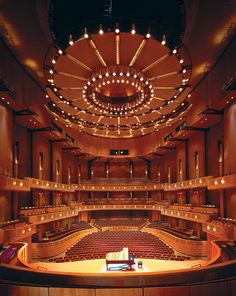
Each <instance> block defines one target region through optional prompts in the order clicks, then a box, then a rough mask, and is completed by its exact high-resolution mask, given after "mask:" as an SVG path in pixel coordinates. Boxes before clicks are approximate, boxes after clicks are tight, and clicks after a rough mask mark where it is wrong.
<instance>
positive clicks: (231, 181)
mask: <svg viewBox="0 0 236 296" xmlns="http://www.w3.org/2000/svg"><path fill="white" fill-rule="evenodd" d="M207 188H208V189H209V190H217V189H230V188H236V174H233V175H227V176H223V177H218V178H213V179H210V180H208V186H207Z"/></svg>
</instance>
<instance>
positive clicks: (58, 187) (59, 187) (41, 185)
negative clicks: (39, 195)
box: [25, 177, 77, 192]
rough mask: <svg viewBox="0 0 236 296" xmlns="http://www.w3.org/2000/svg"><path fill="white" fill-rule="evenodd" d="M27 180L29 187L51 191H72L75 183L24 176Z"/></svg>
mask: <svg viewBox="0 0 236 296" xmlns="http://www.w3.org/2000/svg"><path fill="white" fill-rule="evenodd" d="M25 179H26V180H27V181H28V182H29V186H30V188H33V189H46V190H52V191H64V192H74V191H75V189H76V187H77V185H74V184H71V185H69V184H63V183H57V182H52V181H47V180H41V179H35V178H28V177H27V178H25Z"/></svg>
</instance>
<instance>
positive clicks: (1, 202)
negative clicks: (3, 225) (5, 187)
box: [0, 191, 11, 222]
mask: <svg viewBox="0 0 236 296" xmlns="http://www.w3.org/2000/svg"><path fill="white" fill-rule="evenodd" d="M8 220H11V192H9V191H0V222H4V221H8Z"/></svg>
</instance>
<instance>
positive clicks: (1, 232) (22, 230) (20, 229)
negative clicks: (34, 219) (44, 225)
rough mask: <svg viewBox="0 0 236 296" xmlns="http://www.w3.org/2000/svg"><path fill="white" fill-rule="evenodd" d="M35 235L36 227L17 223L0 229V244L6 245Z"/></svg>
mask: <svg viewBox="0 0 236 296" xmlns="http://www.w3.org/2000/svg"><path fill="white" fill-rule="evenodd" d="M34 233H36V226H35V225H33V224H26V223H18V224H15V225H11V226H8V227H5V228H1V229H0V242H1V243H8V242H14V241H18V240H20V239H21V238H24V237H26V236H29V235H32V234H34Z"/></svg>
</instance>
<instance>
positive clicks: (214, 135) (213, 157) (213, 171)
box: [206, 123, 224, 177]
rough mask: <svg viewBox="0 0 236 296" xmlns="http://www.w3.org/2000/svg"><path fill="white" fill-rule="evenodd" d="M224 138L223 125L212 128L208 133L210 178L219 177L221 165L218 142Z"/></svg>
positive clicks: (208, 170) (208, 171) (207, 152)
mask: <svg viewBox="0 0 236 296" xmlns="http://www.w3.org/2000/svg"><path fill="white" fill-rule="evenodd" d="M223 138H224V127H223V123H221V124H217V125H215V126H212V127H211V128H210V129H209V131H208V132H207V150H206V155H207V170H206V171H207V172H206V174H207V175H208V176H213V177H218V176H219V165H218V142H219V141H222V143H223V140H224V139H223Z"/></svg>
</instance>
